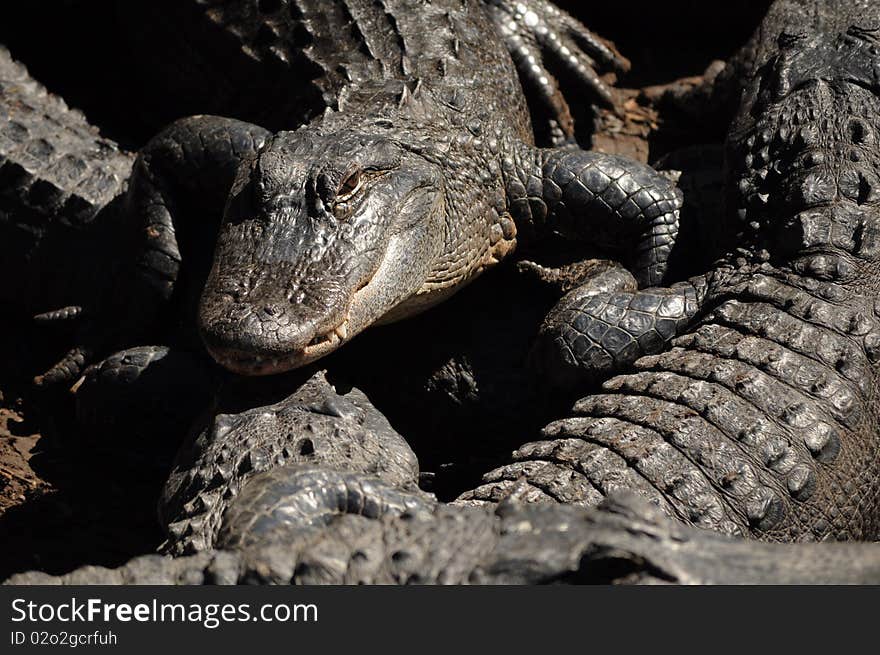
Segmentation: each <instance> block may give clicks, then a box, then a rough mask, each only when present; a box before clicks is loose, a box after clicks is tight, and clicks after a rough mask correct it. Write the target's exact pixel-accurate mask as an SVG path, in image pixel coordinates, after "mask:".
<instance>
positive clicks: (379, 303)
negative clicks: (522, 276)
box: [199, 83, 512, 375]
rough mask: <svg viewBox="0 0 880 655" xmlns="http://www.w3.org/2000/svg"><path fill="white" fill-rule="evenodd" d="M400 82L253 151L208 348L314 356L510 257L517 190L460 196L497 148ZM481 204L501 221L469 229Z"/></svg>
mask: <svg viewBox="0 0 880 655" xmlns="http://www.w3.org/2000/svg"><path fill="white" fill-rule="evenodd" d="M388 86H389V84H388V83H384V86H383V87H382V88H379V89H376V90H374V91H373V95H374V96H375V97H376V100H375V101H374V102H372V103H369V102H359V103H357V104H356V106H357V109H356V110H354V111H352V110H348V111H346V110H341V111H338V112H332V111H328V112H327V113H326V114H325V115H324V116H322V117H321V118H319V119H317V120H315V121H314V122H312V123H311V124H309V125H306V126H304V127H302V128H300V129H299V130H296V131H294V132H281V133H278V134H277V135H276V136H275V137H274V138H273V139H271V140H270V141H269V142H268V143H267V144H266V145H265V147H264V148H263V149H262V150H261V152H260V153H259V154H258V155H257V156H256V157H255V158H254V159H252V160H250V161H246V162H243V164H242V166H241V168H240V170H239V173H238V176H237V179H236V181H235V183H234V185H233V188H232V189H231V192H230V195H229V199H228V202H227V207H226V210H225V215H224V220H223V224H222V226H221V230H220V234H219V238H218V242H217V246H216V250H215V255H214V263H213V268H212V270H211V273H210V275H209V277H208V280H207V282H206V285H205V289H204V291H203V294H202V299H201V303H200V310H199V325H200V330H201V333H202V337H203V340H204V342H205V345H206V346H207V348H208V350H209V352H210V353H211V355H212V356H213V357H214V358H215V359H216V360H217V361H218V362H219V363H220V364H222V365H223V366H225V367H226V368H229V369H231V370H233V371H234V372H237V373H241V374H247V375H264V374H272V373H280V372H283V371H286V370H290V369H292V368H296V367H298V366H302V365H304V364H307V363H309V362H311V361H314V360H316V359H318V358H319V357H323V356H325V355H326V354H328V353H330V352H332V351H333V350H335V349H336V348H338V347H339V346H340V345H341V344H342V343H344V342H346V341H348V340H350V339H351V338H352V337H354V336H355V335H356V334H358V333H359V332H361V331H362V330H364V329H365V328H367V327H368V326H370V325H372V324H375V323H379V322H388V321H391V320H397V319H399V318H403V317H405V316H408V315H410V314H413V313H415V312H418V311H421V310H422V309H424V308H426V307H428V306H430V305H432V304H435V303H436V302H439V301H440V300H442V299H443V298H445V297H446V296H448V295H449V294H450V293H452V292H454V291H455V290H456V289H457V288H459V287H460V286H462V285H463V284H465V283H466V282H468V281H469V280H470V279H472V278H473V277H475V275H476V274H478V273H479V272H480V271H481V270H483V268H485V266H487V265H489V264H491V263H493V262H494V261H496V260H497V259H498V258H500V255H499V256H496V255H498V253H497V252H495V251H497V250H498V248H497V247H496V246H493V244H492V238H493V235H494V234H495V233H497V228H496V230H494V231H493V230H492V229H491V228H492V223H497V222H498V220H499V218H498V217H499V216H500V215H501V214H504V213H505V211H506V210H505V207H504V204H505V202H506V201H505V197H504V194H503V193H502V192H501V190H496V189H493V188H491V185H490V188H486V189H485V193H484V194H482V195H481V197H480V198H473V199H466V198H464V197H463V196H461V195H460V194H458V190H459V189H460V188H462V187H463V185H464V181H465V180H467V179H470V178H472V177H473V176H474V175H475V171H479V170H480V168H481V166H482V167H485V166H488V165H490V164H489V161H488V160H489V159H494V155H493V154H492V153H490V152H488V151H487V152H486V153H483V151H482V150H481V149H474V144H473V139H474V137H473V135H472V134H470V133H468V135H467V136H468V137H469V138H463V137H462V132H463V131H464V128H463V127H461V126H456V125H455V124H453V123H452V122H450V121H449V119H448V117H447V116H445V115H444V114H443V113H442V112H440V111H438V110H437V107H438V103H436V102H435V101H434V99H433V98H432V96H431V92H430V90H428V89H424V88H423V89H419V90H418V91H417V92H416V93H412V92H411V91H410V90H409V89H408V88H407V89H403V91H401V88H402V86H401V88H395V89H391V91H390V92H389V89H388ZM362 91H363V94H364V96H367V97H369V96H370V93H369V90H362ZM352 105H353V106H354V103H352ZM447 135H449V136H447ZM465 151H468V152H470V151H473V152H470V154H468V155H466V154H465ZM474 152H475V153H476V154H477V155H479V156H474ZM483 154H485V155H486V156H485V157H484V156H483ZM496 166H497V164H496ZM463 200H470V201H471V205H472V206H467V207H463V206H462V201H463ZM469 212H471V213H473V214H474V215H475V216H480V217H490V218H489V219H487V220H471V221H470V223H471V224H472V226H471V228H470V229H462V228H461V223H462V217H463V216H464V215H465V214H468V213H469ZM495 241H496V244H497V241H498V239H496V240H495ZM510 248H512V242H511V243H510V244H509V245H508V248H507V250H509V249H510ZM475 252H476V254H477V256H474V253H475ZM505 252H506V251H505Z"/></svg>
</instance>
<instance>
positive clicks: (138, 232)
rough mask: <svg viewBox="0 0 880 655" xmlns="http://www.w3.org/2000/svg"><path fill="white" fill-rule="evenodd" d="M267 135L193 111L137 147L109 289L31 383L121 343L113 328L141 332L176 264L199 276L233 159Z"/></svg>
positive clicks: (170, 288)
mask: <svg viewBox="0 0 880 655" xmlns="http://www.w3.org/2000/svg"><path fill="white" fill-rule="evenodd" d="M268 134H269V133H268V132H267V131H266V130H264V129H263V128H260V127H257V126H255V125H251V124H249V123H243V122H241V121H236V120H233V119H229V118H220V117H216V116H196V117H192V118H185V119H182V120H179V121H177V122H175V123H173V124H172V125H170V126H169V127H168V128H166V129H165V130H163V131H162V132H161V133H159V134H158V135H157V136H156V137H154V138H153V139H152V140H151V141H150V142H149V143H148V144H147V145H146V147H144V149H143V150H142V151H141V152H140V154H139V155H138V158H137V161H136V162H135V164H134V170H133V173H132V178H131V180H130V183H129V189H128V192H127V196H126V198H125V207H124V208H123V211H124V213H125V219H124V220H126V221H128V225H127V226H123V227H124V228H125V229H124V234H125V235H126V236H127V238H128V243H127V244H124V245H123V246H122V258H123V259H124V260H126V261H124V262H123V270H124V271H125V272H124V273H123V274H122V275H121V280H120V281H119V284H118V285H117V286H116V287H115V289H116V292H115V293H111V294H109V295H110V298H108V299H107V301H106V302H105V303H104V304H105V306H104V307H103V308H102V311H101V315H100V316H97V317H92V321H90V322H88V323H87V324H86V325H85V326H84V329H83V330H82V334H81V336H80V343H78V344H76V346H75V347H74V348H72V349H71V350H70V351H69V352H68V353H67V354H66V355H65V356H64V358H62V360H61V361H60V362H58V364H56V365H55V366H53V367H52V369H50V370H49V371H48V372H47V373H45V374H44V375H42V376H39V377H38V378H37V379H36V382H37V384H41V385H47V384H53V383H59V382H70V381H72V380H73V379H75V378H76V376H77V375H79V374H80V373H81V372H82V370H83V368H85V366H86V365H87V364H88V363H89V360H90V359H91V358H93V357H94V356H96V355H98V354H99V353H101V352H107V351H109V350H111V349H113V348H114V347H120V346H122V345H123V344H121V343H120V342H119V335H121V334H125V335H127V336H129V337H131V336H132V335H137V336H138V337H140V338H143V337H146V336H147V334H148V333H149V328H150V327H152V326H153V324H154V323H155V321H156V318H157V315H158V314H159V312H160V310H161V308H162V307H163V306H164V305H165V304H166V303H167V301H168V300H169V299H171V297H172V293H173V292H174V290H175V287H176V282H177V280H178V276H179V275H180V273H181V264H182V263H184V262H185V263H186V266H187V268H188V270H189V271H190V273H189V276H188V277H189V278H191V280H190V283H191V284H190V286H198V285H199V284H200V282H201V281H203V280H204V277H205V276H206V275H207V268H208V266H209V260H210V256H211V253H212V251H213V243H214V239H215V235H216V233H217V226H218V225H219V223H220V218H221V216H222V213H223V206H224V204H225V202H226V197H227V195H228V193H229V189H230V187H231V186H232V182H233V179H234V177H235V172H236V170H237V169H238V165H239V163H240V162H241V160H242V159H243V158H246V157H248V156H249V155H252V154H254V153H256V151H257V150H258V149H259V148H260V146H261V145H262V144H263V142H264V140H265V139H266V137H267V136H268ZM121 325H123V326H124V327H121Z"/></svg>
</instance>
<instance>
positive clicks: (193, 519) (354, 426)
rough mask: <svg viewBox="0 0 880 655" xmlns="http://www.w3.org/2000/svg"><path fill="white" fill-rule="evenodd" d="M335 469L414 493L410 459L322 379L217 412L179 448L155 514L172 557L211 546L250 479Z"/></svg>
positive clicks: (384, 424) (356, 402)
mask: <svg viewBox="0 0 880 655" xmlns="http://www.w3.org/2000/svg"><path fill="white" fill-rule="evenodd" d="M290 465H300V466H309V467H322V468H325V469H331V470H335V469H339V470H345V471H348V472H350V473H359V474H363V475H371V476H375V477H376V478H378V479H379V480H382V481H383V482H385V483H386V484H388V485H392V486H394V487H397V488H400V489H406V490H409V491H415V490H417V481H418V473H419V466H418V461H417V460H416V456H415V454H414V453H413V452H412V450H411V449H410V448H409V446H408V445H407V443H406V441H404V439H403V437H401V436H400V435H399V434H397V433H396V432H395V431H394V430H393V429H392V428H391V426H390V425H389V424H388V421H387V420H386V419H385V417H384V416H382V415H381V414H380V413H379V412H378V411H376V409H375V408H374V407H373V406H372V405H371V404H370V402H369V400H367V398H366V396H364V395H363V394H362V393H361V392H360V391H359V390H357V389H352V390H351V391H350V392H349V393H347V394H340V393H337V391H336V390H335V389H334V388H333V387H332V386H330V384H329V383H328V382H327V380H326V379H325V378H324V375H323V374H322V373H319V374H317V375H315V376H314V377H312V378H311V379H310V380H309V381H308V382H307V383H306V384H305V385H303V386H302V387H301V388H300V389H299V390H297V391H296V392H295V393H294V394H293V395H291V396H290V397H288V398H286V399H285V400H283V401H281V402H279V403H276V404H274V405H270V406H268V407H258V408H255V409H252V410H248V411H245V412H242V413H241V414H220V415H218V416H216V417H215V418H214V419H213V420H212V421H211V422H210V424H209V425H208V426H207V427H206V428H204V429H203V430H202V431H201V432H200V433H199V434H198V436H197V437H195V439H194V440H193V441H192V442H190V443H187V444H185V445H184V446H183V447H182V448H181V450H180V452H179V453H178V455H177V461H176V462H175V465H174V468H173V469H172V471H171V474H170V476H169V478H168V482H167V483H166V484H165V489H164V491H163V493H162V499H161V501H160V503H159V513H160V516H161V519H162V524H163V525H165V526H166V529H167V532H168V540H167V541H166V543H165V545H164V548H163V550H164V551H165V552H168V553H173V554H178V555H179V554H185V553H193V552H198V551H202V550H206V549H208V548H212V547H213V546H214V544H215V543H216V539H217V535H218V533H219V531H220V526H221V522H222V520H223V516H224V512H225V510H226V508H227V504H228V501H229V499H230V498H234V497H236V496H238V495H239V493H240V492H241V490H242V489H243V488H244V487H246V486H249V485H250V481H251V479H252V478H253V477H254V476H257V475H259V474H260V473H262V472H264V471H271V470H274V469H277V468H279V467H283V466H290Z"/></svg>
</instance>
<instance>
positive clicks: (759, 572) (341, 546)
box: [4, 469, 880, 585]
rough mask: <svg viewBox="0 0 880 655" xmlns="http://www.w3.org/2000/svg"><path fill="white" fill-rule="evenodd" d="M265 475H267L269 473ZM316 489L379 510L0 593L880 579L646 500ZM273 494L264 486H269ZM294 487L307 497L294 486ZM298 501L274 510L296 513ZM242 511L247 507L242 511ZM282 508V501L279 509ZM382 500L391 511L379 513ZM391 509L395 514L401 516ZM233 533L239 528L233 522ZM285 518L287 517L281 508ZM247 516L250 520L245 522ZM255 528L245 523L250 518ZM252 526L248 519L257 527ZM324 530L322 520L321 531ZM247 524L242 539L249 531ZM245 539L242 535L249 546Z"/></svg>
mask: <svg viewBox="0 0 880 655" xmlns="http://www.w3.org/2000/svg"><path fill="white" fill-rule="evenodd" d="M281 471H282V473H283V474H282V475H280V476H278V477H277V478H276V479H275V480H262V481H261V482H262V484H261V485H260V488H261V489H263V490H266V489H276V490H278V491H282V490H284V489H286V490H287V492H288V493H290V492H291V491H292V490H293V488H296V487H298V486H299V485H300V483H299V482H297V479H298V478H302V479H303V480H305V479H307V478H309V477H314V475H315V473H313V472H309V471H303V472H300V473H296V472H293V471H290V470H287V469H281ZM263 475H264V477H268V476H271V474H263ZM320 475H322V476H323V478H324V479H323V480H322V481H321V482H322V489H334V488H337V486H339V485H341V488H342V489H346V490H347V491H346V493H350V492H354V493H355V494H358V495H360V494H361V493H364V492H369V491H370V490H372V491H374V492H378V493H379V495H380V497H382V498H383V499H389V498H393V500H392V502H391V503H389V504H386V506H385V507H384V508H382V509H384V510H385V513H384V514H382V515H381V516H380V517H379V518H378V519H376V518H370V516H375V513H376V512H377V511H382V509H380V508H379V507H378V506H374V508H373V509H372V510H370V509H366V510H365V509H361V508H359V507H356V506H353V505H351V504H350V501H346V502H342V498H341V497H339V498H338V499H337V500H334V501H333V502H334V504H336V510H335V511H334V512H333V514H332V515H331V516H330V517H329V520H328V523H327V525H326V527H324V528H323V529H320V530H316V529H314V528H312V527H309V525H308V524H307V522H306V521H300V522H299V523H297V522H288V523H286V524H280V523H279V522H277V521H276V522H273V523H272V525H274V526H276V527H278V526H283V527H284V529H281V530H278V531H276V532H274V533H270V534H265V533H263V534H261V535H260V536H261V537H262V540H261V541H260V542H259V543H256V544H255V543H245V544H242V543H238V542H236V543H235V544H234V545H235V548H231V546H232V545H233V543H232V542H230V541H228V540H227V541H226V542H224V543H223V544H222V547H220V548H218V549H212V550H207V551H204V552H200V553H197V554H194V555H189V556H185V557H178V558H174V559H172V558H168V557H162V556H160V555H145V556H141V557H136V558H134V559H132V560H131V561H129V562H128V563H127V564H125V565H123V566H121V567H119V568H117V569H106V568H102V567H97V566H86V567H83V568H80V569H77V570H76V571H73V572H71V573H68V574H66V575H63V576H51V575H47V574H45V573H33V572H31V573H21V574H18V575H14V576H12V577H11V578H9V579H8V580H7V581H6V582H5V583H4V584H17V585H27V584H168V585H172V584H178V585H181V584H185V585H192V584H559V583H569V584H610V583H613V584H805V583H806V584H817V583H825V584H866V583H876V582H878V581H880V552H878V550H877V548H876V546H874V545H871V544H796V545H794V544H760V543H749V542H745V541H743V540H740V539H731V538H729V537H725V536H723V535H718V534H714V533H711V532H707V531H704V530H699V529H696V528H692V527H689V526H684V525H681V524H680V523H677V522H675V521H672V520H670V519H668V518H667V517H665V516H663V514H662V513H661V512H660V511H658V510H657V509H656V508H654V507H651V506H650V505H649V504H647V503H645V502H644V501H642V500H640V499H636V498H634V497H629V496H623V497H618V498H614V499H606V500H605V501H604V502H603V503H602V505H601V506H600V507H599V508H596V509H584V508H580V507H572V506H563V505H558V506H552V505H549V506H548V505H544V506H538V505H520V504H516V503H503V504H502V505H499V506H498V507H497V508H494V509H493V508H459V507H449V506H444V505H435V506H430V505H427V504H426V503H424V501H422V500H420V499H419V498H417V497H415V496H410V497H409V498H407V497H406V496H405V495H402V494H399V492H392V491H390V490H385V491H383V490H381V483H379V482H377V481H367V480H362V481H360V482H357V481H354V480H351V479H345V478H343V477H340V476H332V475H330V474H327V473H326V472H324V473H322V474H320ZM267 482H268V483H269V484H266V483H267ZM300 488H302V487H300ZM296 497H297V494H296V493H291V494H290V496H288V498H289V501H288V502H287V504H286V505H285V504H284V502H282V504H281V507H282V508H284V507H292V506H295V504H296V501H295V498H296ZM249 500H250V499H245V503H244V504H245V506H247V505H248V504H249V503H248V501H249ZM275 500H276V501H277V500H278V497H275ZM386 502H387V501H386ZM395 505H396V506H395ZM236 509H237V508H236V505H233V514H235V516H234V517H232V518H231V520H230V521H229V522H228V526H227V528H228V529H237V528H241V527H243V526H241V525H240V524H239V519H240V516H239V515H238V512H237V511H236ZM276 511H283V510H276ZM244 514H245V515H246V516H247V515H248V513H247V511H246V510H245V511H244ZM251 516H252V515H251ZM252 520H253V519H252ZM325 520H327V519H325ZM249 526H250V523H248V525H247V527H248V528H249ZM252 533H253V531H252V530H250V528H249V534H252Z"/></svg>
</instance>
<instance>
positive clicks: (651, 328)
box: [509, 148, 702, 388]
mask: <svg viewBox="0 0 880 655" xmlns="http://www.w3.org/2000/svg"><path fill="white" fill-rule="evenodd" d="M537 162H538V164H537V166H535V167H534V168H532V170H531V171H530V172H529V174H527V175H526V176H524V179H520V178H516V179H514V182H513V183H512V184H511V185H510V187H509V188H510V195H511V198H512V202H511V208H512V210H513V212H514V215H515V216H516V217H517V218H518V219H519V220H520V222H524V223H525V224H526V225H529V226H531V227H532V228H533V229H535V230H537V231H541V230H542V229H543V230H545V231H553V232H556V233H559V234H561V235H563V236H566V237H573V238H576V239H580V240H583V241H588V242H590V243H591V245H594V246H598V247H600V248H605V249H609V250H612V251H613V250H615V249H616V250H618V251H619V250H620V245H621V244H625V243H630V244H632V243H633V242H634V241H635V243H636V246H635V248H634V251H635V254H634V255H633V256H632V257H631V258H630V260H631V261H630V262H629V263H630V266H631V268H632V269H633V273H634V275H635V278H636V280H637V281H638V282H639V285H640V286H642V287H645V286H647V287H649V289H648V290H645V291H634V292H630V290H629V289H627V290H623V289H621V288H612V289H608V288H606V285H605V284H604V282H603V281H602V280H597V281H595V282H590V283H587V284H586V285H583V286H581V287H579V288H578V289H575V290H573V291H571V292H569V293H568V294H567V295H566V296H565V297H564V298H563V299H562V301H561V302H560V303H559V305H558V306H557V307H556V308H555V309H554V310H553V312H551V314H550V315H549V316H548V318H547V321H546V322H545V324H544V327H543V328H542V330H541V337H540V339H539V341H538V344H537V346H536V351H535V353H536V356H535V357H534V358H533V361H536V360H541V359H544V360H545V361H544V362H542V364H540V365H539V368H544V369H545V370H546V371H549V372H551V382H552V383H553V384H554V385H561V386H563V387H564V388H568V387H570V386H571V385H572V384H576V382H577V381H579V379H580V378H582V377H583V376H584V374H586V375H587V376H589V375H590V374H591V373H592V374H595V373H596V372H607V371H609V370H611V368H612V367H615V368H616V367H619V366H622V365H625V364H627V363H630V362H632V361H635V359H636V358H637V357H638V356H639V355H640V354H642V353H644V352H656V351H657V349H659V348H661V347H662V346H663V345H664V344H665V343H667V342H668V340H669V339H671V338H672V337H674V336H675V335H676V333H677V332H678V331H679V330H680V329H681V327H682V326H683V325H685V324H687V322H688V321H689V319H690V318H692V317H693V316H694V315H696V313H697V309H698V305H699V301H700V297H699V292H698V288H699V287H701V286H702V284H701V283H700V282H699V281H695V282H694V283H693V284H690V285H681V286H676V287H675V288H673V289H653V288H650V287H654V286H655V285H657V284H659V283H660V282H661V281H662V279H663V277H664V275H665V272H666V267H667V264H668V261H669V257H670V253H671V251H672V248H673V245H674V243H675V239H676V237H677V235H678V227H679V211H680V208H681V206H682V202H683V196H682V193H681V191H679V190H678V189H677V188H676V187H675V186H674V184H673V182H672V181H671V180H670V179H669V177H667V176H664V175H662V174H660V173H658V172H656V171H655V170H653V169H652V168H649V167H648V166H645V165H643V164H639V163H637V162H635V161H632V160H629V159H626V158H623V157H619V156H616V155H607V154H603V153H597V152H587V151H584V150H580V149H576V148H558V149H550V150H539V151H538V155H537ZM591 369H595V370H592V371H591ZM553 378H555V379H553Z"/></svg>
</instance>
